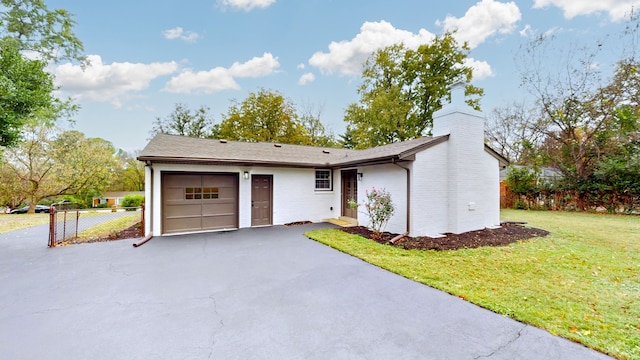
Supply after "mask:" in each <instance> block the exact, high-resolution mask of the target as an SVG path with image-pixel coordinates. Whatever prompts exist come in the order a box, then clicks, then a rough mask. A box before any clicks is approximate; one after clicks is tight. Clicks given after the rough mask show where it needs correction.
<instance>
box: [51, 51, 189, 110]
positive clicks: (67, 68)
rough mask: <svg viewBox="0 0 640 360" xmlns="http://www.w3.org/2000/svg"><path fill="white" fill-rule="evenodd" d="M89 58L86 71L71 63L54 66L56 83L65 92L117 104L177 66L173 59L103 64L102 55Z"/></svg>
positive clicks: (77, 96) (79, 97)
mask: <svg viewBox="0 0 640 360" xmlns="http://www.w3.org/2000/svg"><path fill="white" fill-rule="evenodd" d="M87 58H88V60H89V61H90V64H89V65H88V66H87V67H86V68H85V69H84V70H83V69H82V68H81V67H80V66H79V65H74V64H71V63H66V64H62V65H59V66H57V67H55V68H54V74H55V79H56V83H57V84H58V85H60V87H61V90H62V91H65V92H71V93H73V94H74V95H75V96H76V98H78V99H86V100H91V101H98V102H111V103H112V104H114V105H116V106H119V104H121V102H122V101H123V99H126V98H128V97H130V96H131V93H135V92H138V91H141V90H144V89H146V88H148V87H149V84H150V83H151V81H152V80H154V79H156V78H158V77H160V76H163V75H168V74H172V73H174V72H176V71H177V69H178V64H177V63H176V62H174V61H171V62H164V63H151V64H142V63H129V62H123V63H118V62H114V63H112V64H104V63H103V62H102V58H101V57H100V56H99V55H88V56H87Z"/></svg>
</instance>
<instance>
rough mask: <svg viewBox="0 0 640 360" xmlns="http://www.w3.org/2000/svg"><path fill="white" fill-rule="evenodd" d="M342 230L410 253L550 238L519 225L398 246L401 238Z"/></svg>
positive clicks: (361, 228) (358, 228) (410, 240)
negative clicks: (412, 250)
mask: <svg viewBox="0 0 640 360" xmlns="http://www.w3.org/2000/svg"><path fill="white" fill-rule="evenodd" d="M341 230H342V231H344V232H347V233H350V234H356V235H360V236H362V237H364V238H367V239H371V240H374V241H376V242H378V243H380V244H386V245H390V246H396V247H399V248H403V249H407V250H410V249H419V250H457V249H470V248H478V247H481V246H504V245H508V244H511V243H513V242H516V241H520V240H525V239H530V238H534V237H543V236H547V235H549V232H548V231H546V230H542V229H537V228H530V227H524V226H522V225H521V224H517V223H503V224H502V227H500V228H498V229H484V230H476V231H469V232H466V233H462V234H444V235H445V236H443V237H438V238H432V237H428V236H419V237H410V236H405V237H404V238H402V239H400V240H399V241H397V242H396V243H395V244H391V243H390V242H389V241H390V240H391V239H393V238H394V237H396V236H397V235H398V234H392V233H389V232H384V233H382V234H381V236H380V237H379V238H375V236H374V233H373V232H372V231H371V230H369V229H367V228H366V227H364V226H354V227H345V228H341Z"/></svg>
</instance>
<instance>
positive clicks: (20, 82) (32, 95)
mask: <svg viewBox="0 0 640 360" xmlns="http://www.w3.org/2000/svg"><path fill="white" fill-rule="evenodd" d="M45 66H46V64H45V63H44V62H42V61H39V60H28V59H26V58H24V57H23V56H22V55H21V54H20V53H19V51H18V50H17V49H16V48H15V47H13V46H1V45H0V146H12V145H14V144H15V143H16V141H17V140H18V139H19V137H20V132H21V130H22V127H23V126H24V125H25V124H26V123H27V122H28V121H29V120H30V119H33V118H34V114H35V113H36V112H38V111H40V112H44V111H45V109H49V110H51V107H52V106H53V104H54V103H55V99H54V97H53V91H54V89H55V87H54V85H53V77H52V76H51V75H49V74H47V73H46V72H45V71H44V68H45Z"/></svg>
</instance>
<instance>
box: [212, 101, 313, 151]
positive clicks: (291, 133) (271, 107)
mask: <svg viewBox="0 0 640 360" xmlns="http://www.w3.org/2000/svg"><path fill="white" fill-rule="evenodd" d="M214 137H217V138H221V139H227V140H237V141H251V142H260V141H265V142H278V143H284V144H299V145H313V144H314V143H313V139H312V137H311V136H310V134H309V132H308V131H307V129H306V128H305V127H304V125H303V124H302V122H301V121H300V118H299V116H298V113H297V112H296V108H295V105H294V104H293V102H291V101H290V100H289V99H287V98H285V97H284V96H283V95H282V94H281V93H279V92H277V91H270V90H265V89H260V90H259V91H258V92H257V93H256V92H252V93H250V94H249V96H248V97H247V98H246V99H245V100H244V101H242V103H240V104H238V103H237V102H235V101H234V103H233V105H231V107H229V111H228V112H227V114H226V115H223V119H222V122H221V123H220V124H217V125H216V126H215V128H214Z"/></svg>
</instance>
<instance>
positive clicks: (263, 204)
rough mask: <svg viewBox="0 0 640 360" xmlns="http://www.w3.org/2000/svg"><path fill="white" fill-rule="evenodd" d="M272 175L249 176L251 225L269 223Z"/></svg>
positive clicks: (270, 219)
mask: <svg viewBox="0 0 640 360" xmlns="http://www.w3.org/2000/svg"><path fill="white" fill-rule="evenodd" d="M272 184H273V176H272V175H252V176H251V226H261V225H271V224H272V223H273V221H272V215H271V213H272V209H271V199H272V197H273V196H272V186H271V185H272Z"/></svg>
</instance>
